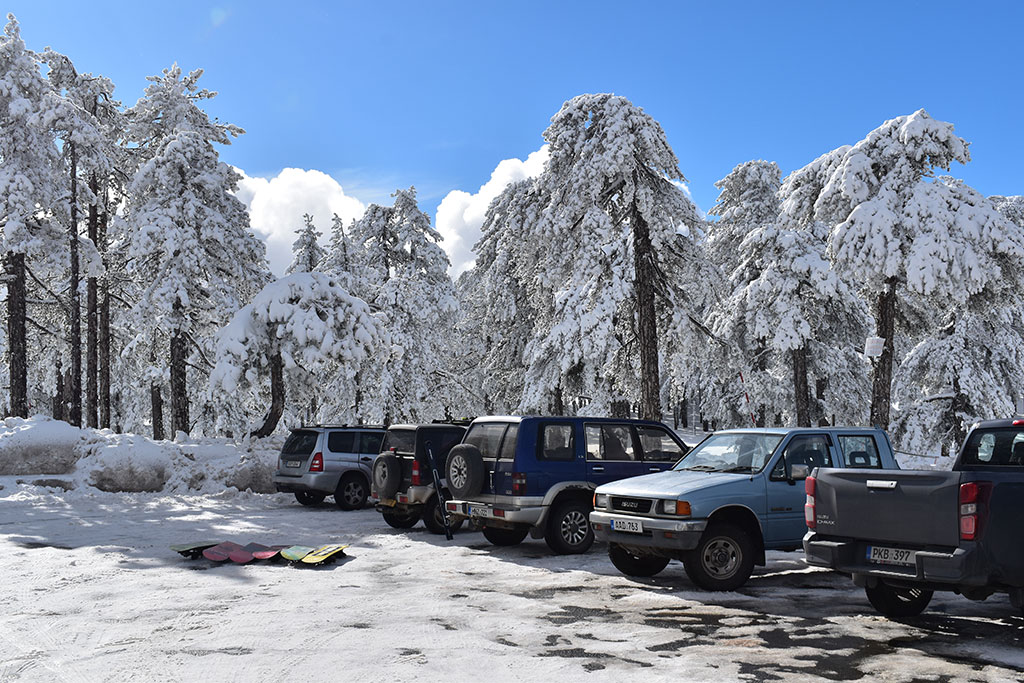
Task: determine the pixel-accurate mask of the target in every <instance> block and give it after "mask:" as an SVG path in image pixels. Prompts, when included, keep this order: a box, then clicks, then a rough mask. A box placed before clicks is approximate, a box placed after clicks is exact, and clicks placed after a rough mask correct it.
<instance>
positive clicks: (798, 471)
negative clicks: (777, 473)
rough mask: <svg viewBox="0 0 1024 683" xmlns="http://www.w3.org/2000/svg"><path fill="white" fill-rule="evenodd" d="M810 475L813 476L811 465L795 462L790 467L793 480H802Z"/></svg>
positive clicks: (790, 476)
mask: <svg viewBox="0 0 1024 683" xmlns="http://www.w3.org/2000/svg"><path fill="white" fill-rule="evenodd" d="M809 476H811V466H810V465H803V464H796V463H794V464H793V465H791V466H790V468H789V478H790V479H792V480H793V481H802V480H804V479H806V478H807V477H809Z"/></svg>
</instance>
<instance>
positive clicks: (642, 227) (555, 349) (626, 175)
mask: <svg viewBox="0 0 1024 683" xmlns="http://www.w3.org/2000/svg"><path fill="white" fill-rule="evenodd" d="M544 139H545V140H546V141H547V142H548V144H549V152H550V158H549V160H548V162H547V165H546V167H545V170H544V172H543V173H542V174H541V175H540V176H539V177H538V178H537V179H536V185H537V188H538V189H537V192H538V193H539V195H540V196H542V197H543V198H544V200H545V201H546V204H545V206H544V209H543V211H541V212H540V214H539V216H538V218H539V220H538V221H537V222H536V224H535V225H532V226H530V231H529V234H528V239H530V240H532V241H533V243H534V244H535V245H536V249H538V250H539V253H538V254H537V256H538V261H537V266H536V267H535V269H534V274H535V275H534V278H533V282H532V283H531V285H530V286H531V294H532V295H533V296H535V297H538V298H537V303H536V305H537V307H538V309H539V312H540V316H539V320H538V323H539V324H538V329H537V332H538V335H539V336H538V338H537V339H535V340H534V341H532V342H531V343H530V344H529V345H528V348H527V350H526V355H527V365H528V367H529V370H528V372H527V387H526V392H525V394H524V404H525V405H526V406H529V407H541V406H543V405H544V404H545V403H546V402H547V400H549V399H550V397H554V403H555V410H556V411H557V410H558V407H559V404H560V403H562V396H563V393H564V392H565V390H566V389H569V390H571V391H574V392H578V393H582V394H584V395H587V396H588V397H589V398H590V399H592V402H591V403H590V405H589V407H588V410H592V411H599V412H604V411H607V410H609V409H610V407H611V404H612V402H616V403H618V402H621V401H622V399H626V400H629V401H632V400H637V401H638V402H639V404H640V415H641V416H642V417H647V418H653V419H660V417H661V375H660V371H659V343H658V337H659V335H658V328H659V320H660V321H661V322H662V325H663V329H665V327H667V325H668V324H669V321H670V320H671V319H672V317H673V316H674V315H675V314H676V313H677V309H678V308H682V309H684V310H685V309H687V308H696V306H694V305H693V301H692V300H691V298H690V297H691V296H692V295H696V294H700V293H702V290H703V288H702V287H701V288H698V287H694V286H692V285H693V280H695V279H696V280H699V279H700V278H701V277H702V275H701V272H702V270H703V264H704V259H703V257H702V255H701V254H700V249H699V247H698V246H697V240H698V239H699V238H700V237H701V235H702V225H703V220H702V219H701V217H700V216H699V215H698V214H697V211H696V208H695V207H694V205H693V203H692V202H691V201H690V200H689V199H688V198H687V196H686V194H685V193H684V192H683V191H682V189H680V188H679V187H678V186H677V185H676V184H675V183H674V182H673V181H682V180H684V179H683V175H682V173H681V172H680V170H679V162H678V159H677V158H676V156H675V153H674V152H673V151H672V149H671V147H669V145H668V142H667V141H666V139H665V134H664V131H662V129H661V126H660V125H659V124H658V123H657V121H655V120H654V119H653V118H651V117H650V116H649V115H647V114H646V113H644V111H643V110H642V109H640V108H639V107H635V106H634V105H633V104H632V103H631V102H629V101H628V100H627V99H625V98H623V97H618V96H615V95H611V94H596V95H580V96H577V97H575V98H573V99H572V100H570V101H568V102H566V103H565V104H564V105H563V106H562V109H561V110H560V111H559V112H558V113H557V114H555V116H554V117H553V118H552V120H551V125H550V126H549V127H548V129H547V130H546V131H545V132H544ZM688 317H689V318H691V319H699V317H700V313H699V312H696V311H690V312H689V315H688ZM637 360H639V362H637ZM637 380H639V391H638V392H637V391H636V390H635V387H636V386H637ZM546 399H547V400H546Z"/></svg>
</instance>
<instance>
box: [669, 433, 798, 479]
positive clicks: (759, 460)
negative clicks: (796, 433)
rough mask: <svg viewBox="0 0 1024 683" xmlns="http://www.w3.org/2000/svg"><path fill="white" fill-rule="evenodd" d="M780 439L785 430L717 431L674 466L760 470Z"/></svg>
mask: <svg viewBox="0 0 1024 683" xmlns="http://www.w3.org/2000/svg"><path fill="white" fill-rule="evenodd" d="M780 441H782V435H781V434H714V435H712V436H709V437H708V438H707V439H705V440H704V441H702V442H701V444H700V445H699V446H697V447H696V448H694V449H693V450H692V451H690V452H689V453H687V454H686V455H685V456H683V459H682V460H680V461H679V462H678V463H677V464H676V466H675V467H673V468H672V469H674V470H697V471H701V472H740V473H752V472H760V471H761V470H762V469H764V466H765V465H767V464H768V461H769V460H770V459H771V457H772V453H774V452H775V448H776V446H778V445H779V442H780Z"/></svg>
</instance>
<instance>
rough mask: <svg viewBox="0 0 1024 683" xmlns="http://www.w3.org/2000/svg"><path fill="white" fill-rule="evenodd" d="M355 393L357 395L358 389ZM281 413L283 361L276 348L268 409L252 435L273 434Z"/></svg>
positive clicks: (271, 364)
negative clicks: (261, 423) (260, 424)
mask: <svg viewBox="0 0 1024 683" xmlns="http://www.w3.org/2000/svg"><path fill="white" fill-rule="evenodd" d="M356 393H357V395H358V391H357V392H356ZM357 401H358V399H357ZM283 413H284V362H283V361H282V360H281V352H280V350H278V351H276V352H274V355H273V356H271V357H270V411H269V412H267V418H266V419H265V420H264V421H263V426H261V427H260V428H259V429H257V430H256V431H255V432H253V433H252V435H253V436H255V437H256V438H257V439H262V438H265V437H268V436H270V435H271V434H273V433H274V429H276V428H277V423H278V421H279V420H280V419H281V415H282V414H283Z"/></svg>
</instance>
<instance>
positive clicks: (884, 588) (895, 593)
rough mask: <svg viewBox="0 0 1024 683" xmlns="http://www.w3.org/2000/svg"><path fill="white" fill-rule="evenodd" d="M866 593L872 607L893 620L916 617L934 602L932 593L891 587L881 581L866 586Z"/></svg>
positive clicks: (919, 589) (916, 589) (917, 589)
mask: <svg viewBox="0 0 1024 683" xmlns="http://www.w3.org/2000/svg"><path fill="white" fill-rule="evenodd" d="M864 592H865V593H866V594H867V596H868V602H870V603H871V606H872V607H874V608H875V609H876V610H878V611H879V612H880V613H882V614H884V615H885V616H887V617H891V618H893V619H906V618H908V617H916V616H917V615H918V614H920V613H921V612H923V611H924V610H925V608H926V607H928V603H930V602H931V601H932V591H928V590H924V589H921V588H902V587H897V586H890V585H889V584H887V583H883V582H881V581H879V582H878V583H876V584H875V585H874V586H866V587H865V588H864Z"/></svg>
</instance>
